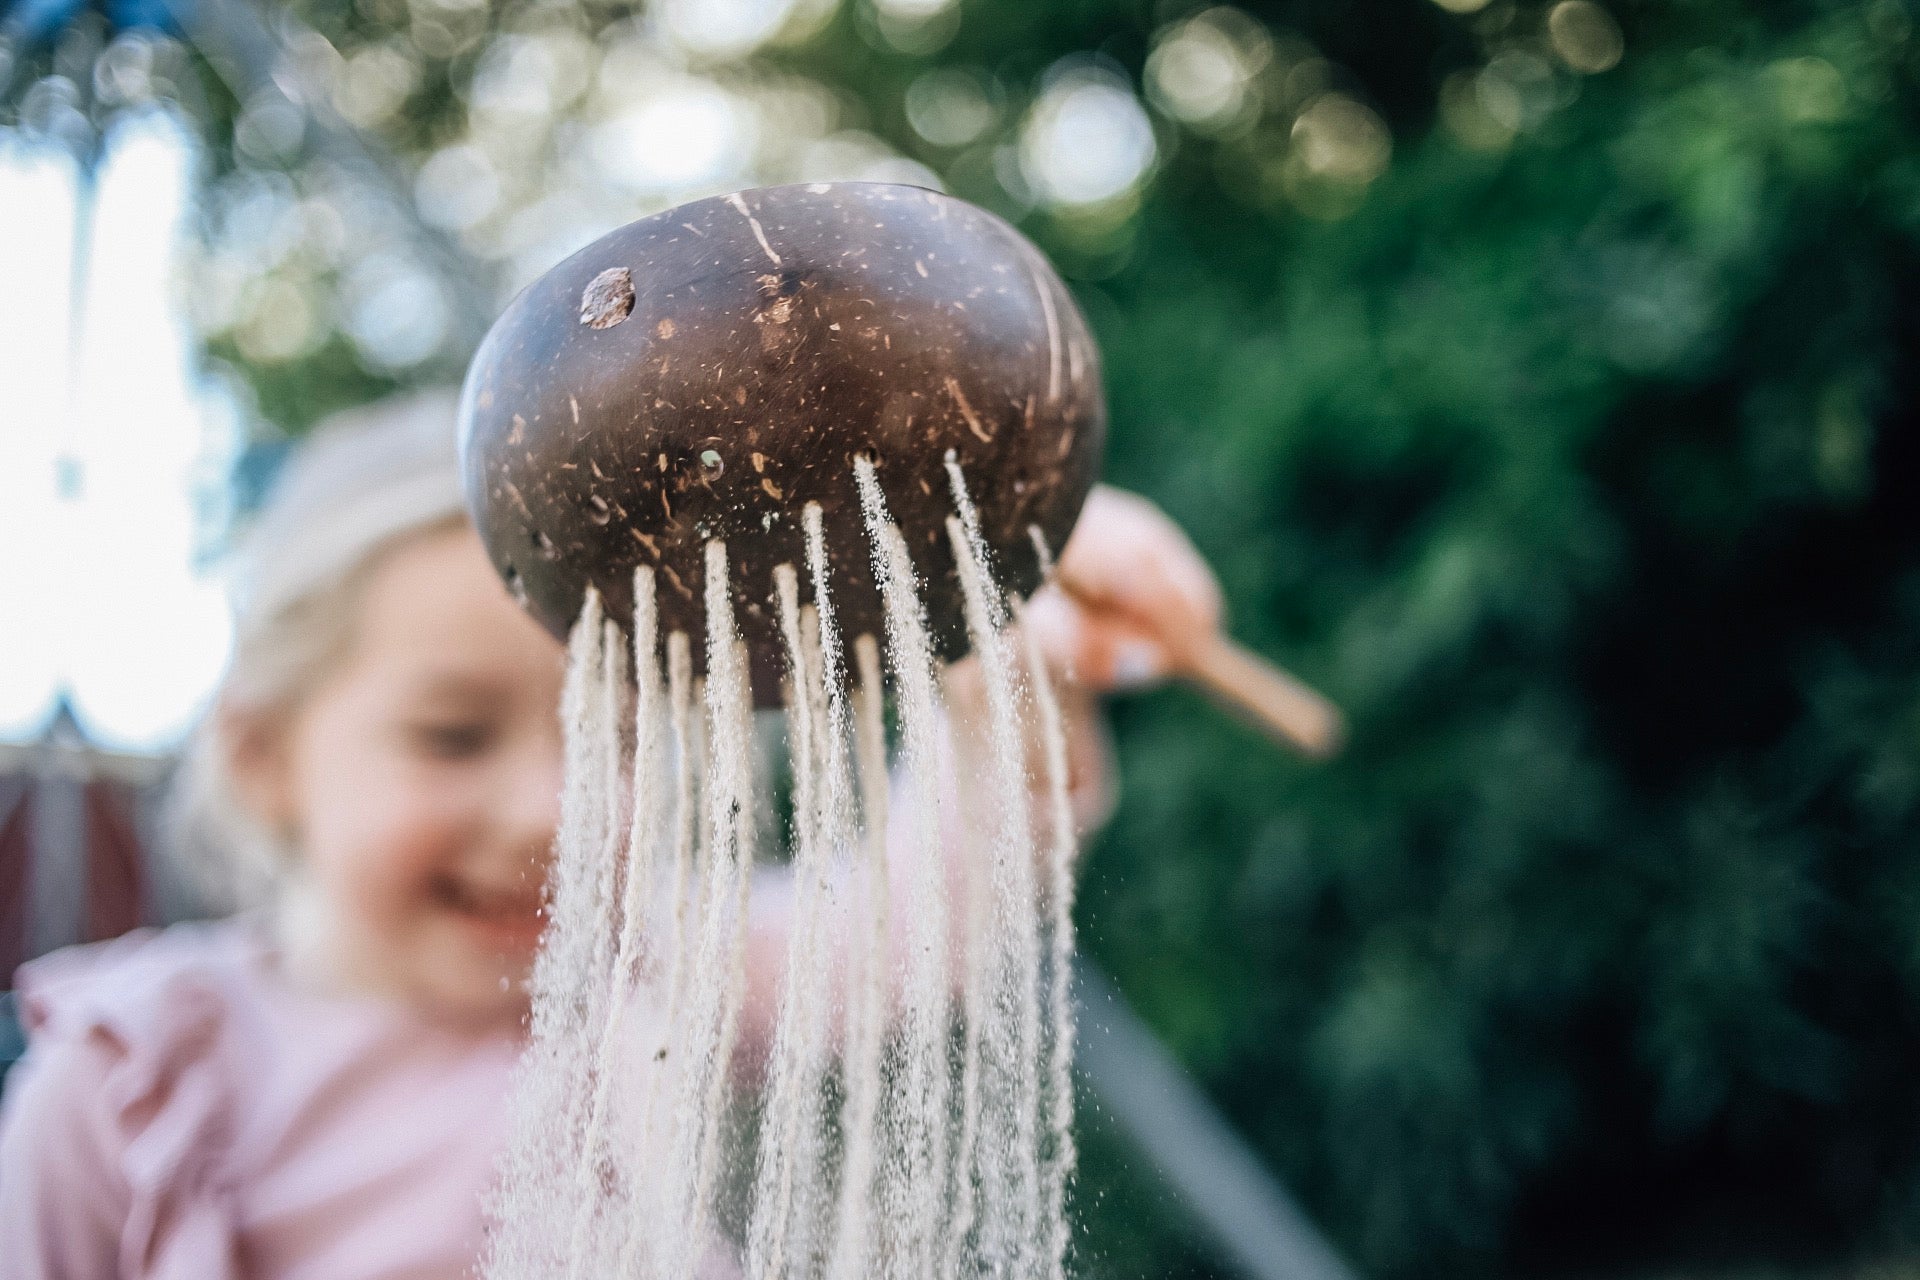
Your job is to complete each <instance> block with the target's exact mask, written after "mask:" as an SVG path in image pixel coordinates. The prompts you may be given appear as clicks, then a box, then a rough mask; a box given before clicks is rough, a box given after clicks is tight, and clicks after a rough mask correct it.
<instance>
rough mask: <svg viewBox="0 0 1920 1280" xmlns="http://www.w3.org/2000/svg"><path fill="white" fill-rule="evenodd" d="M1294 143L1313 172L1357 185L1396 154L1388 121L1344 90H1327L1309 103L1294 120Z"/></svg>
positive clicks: (1380, 170) (1374, 175) (1373, 175)
mask: <svg viewBox="0 0 1920 1280" xmlns="http://www.w3.org/2000/svg"><path fill="white" fill-rule="evenodd" d="M1293 143H1294V146H1296V147H1297V148H1299V151H1300V158H1301V160H1302V161H1303V162H1304V163H1305V164H1306V166H1307V168H1308V169H1310V170H1312V171H1313V172H1314V173H1317V174H1320V175H1322V176H1323V177H1328V178H1333V179H1335V180H1336V181H1340V182H1349V183H1356V184H1365V183H1368V182H1372V181H1373V180H1374V179H1375V178H1377V177H1379V176H1380V175H1381V174H1382V173H1384V172H1385V171H1386V168H1387V161H1388V159H1389V158H1390V157H1391V156H1392V154H1393V138H1392V135H1391V134H1389V133H1388V132H1387V126H1386V123H1385V122H1384V121H1383V120H1381V119H1380V117H1379V116H1377V115H1375V114H1374V113H1373V112H1372V111H1371V110H1370V109H1369V108H1367V107H1366V106H1364V105H1362V104H1361V103H1359V102H1356V101H1354V100H1353V99H1352V98H1349V97H1347V96H1346V95H1345V94H1341V93H1324V94H1321V95H1320V96H1319V97H1318V98H1315V99H1314V100H1313V101H1312V102H1310V103H1308V104H1307V107H1306V110H1304V111H1302V112H1301V113H1300V116H1299V118H1298V119H1296V120H1295V121H1294V122H1293Z"/></svg>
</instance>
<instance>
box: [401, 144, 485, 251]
mask: <svg viewBox="0 0 1920 1280" xmlns="http://www.w3.org/2000/svg"><path fill="white" fill-rule="evenodd" d="M413 201H414V204H415V205H416V206H418V207H419V210H420V216H421V217H422V218H424V219H426V220H427V221H428V222H430V223H432V224H433V225H434V226H436V227H444V228H446V229H447V230H449V231H465V230H466V229H467V228H468V227H471V226H472V225H473V224H474V223H476V222H479V221H480V220H481V219H482V218H485V217H486V216H487V215H488V214H490V213H492V212H493V210H494V206H496V205H497V204H499V203H500V175H499V174H498V173H496V172H495V171H494V167H493V161H492V160H490V159H488V158H487V153H486V152H484V151H482V150H481V149H480V148H478V147H476V146H472V145H469V144H462V145H460V146H454V147H443V148H441V149H440V150H439V151H436V152H434V153H433V154H432V155H431V156H429V157H427V162H426V163H425V164H423V165H421V166H420V172H419V173H418V174H417V175H416V176H415V177H414V180H413Z"/></svg>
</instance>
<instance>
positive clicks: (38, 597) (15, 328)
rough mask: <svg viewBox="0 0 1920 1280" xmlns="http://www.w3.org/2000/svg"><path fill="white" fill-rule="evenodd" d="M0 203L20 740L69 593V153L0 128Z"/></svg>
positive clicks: (10, 607)
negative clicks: (63, 451) (60, 517)
mask: <svg viewBox="0 0 1920 1280" xmlns="http://www.w3.org/2000/svg"><path fill="white" fill-rule="evenodd" d="M0 209H5V210H6V211H7V223H8V233H7V234H6V235H4V236H0V279H3V280H5V281H6V282H7V289H6V292H5V293H4V294H0V387H4V388H5V389H6V390H5V395H4V397H0V739H4V738H14V739H18V738H24V737H31V736H32V735H33V734H34V733H35V732H36V731H37V730H38V729H39V727H40V725H41V724H42V723H43V722H44V721H45V720H46V718H47V716H48V715H49V714H50V713H51V712H52V710H53V705H54V698H55V696H56V694H57V692H58V690H59V687H60V682H61V677H62V675H63V671H62V667H61V661H60V649H61V634H60V624H59V621H58V614H59V609H60V602H61V599H62V597H64V596H65V595H67V594H69V593H71V592H72V591H73V589H74V584H73V583H72V582H71V581H70V580H69V581H63V578H67V577H68V575H67V574H63V573H62V565H63V560H62V557H61V556H60V555H59V554H58V552H57V541H56V533H55V529H56V524H57V519H56V516H57V510H58V504H57V501H56V498H55V480H56V473H57V467H56V463H57V458H58V453H59V440H60V434H61V425H62V423H63V421H64V419H65V416H66V372H65V371H66V367H67V332H66V325H65V324H64V323H62V319H63V318H64V317H65V316H66V314H67V287H68V286H67V262H68V258H69V255H70V254H71V252H72V232H73V174H72V166H71V164H70V163H69V162H68V161H67V158H66V156H65V155H64V154H61V153H58V152H55V151H53V150H51V149H44V148H38V147H27V146H23V145H21V144H20V143H18V142H17V141H15V140H13V135H0Z"/></svg>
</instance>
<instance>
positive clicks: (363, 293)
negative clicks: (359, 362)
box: [343, 254, 453, 371]
mask: <svg viewBox="0 0 1920 1280" xmlns="http://www.w3.org/2000/svg"><path fill="white" fill-rule="evenodd" d="M343 293H344V294H345V295H346V299H347V300H346V317H345V328H346V331H347V337H348V338H349V339H350V340H351V341H352V342H353V347H354V350H355V351H356V352H358V353H359V354H360V357H361V358H362V359H364V360H365V361H366V362H367V363H368V364H370V365H372V366H374V367H375V368H377V369H390V370H396V371H397V370H401V369H410V368H412V367H414V366H415V365H417V364H420V363H421V362H422V361H424V360H426V359H428V358H429V357H431V356H433V355H435V354H437V353H438V352H439V350H440V344H441V343H443V342H445V341H446V337H447V330H448V327H449V325H450V323H451V322H452V319H453V316H452V313H451V312H450V311H449V309H448V306H447V298H446V294H445V292H444V291H443V290H442V289H441V287H440V283H439V281H437V280H435V279H434V278H433V276H432V275H430V274H429V273H427V272H425V271H422V270H421V269H420V268H419V267H417V266H415V265H414V264H413V263H411V262H408V261H406V260H405V259H403V258H397V257H395V256H393V255H391V254H374V255H372V256H371V257H369V258H367V259H366V260H365V261H363V262H361V263H360V264H359V265H358V266H357V267H355V268H354V271H353V274H352V275H351V276H350V277H349V278H348V279H347V281H346V284H345V288H344V289H343Z"/></svg>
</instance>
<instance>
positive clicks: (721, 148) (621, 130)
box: [593, 80, 752, 195]
mask: <svg viewBox="0 0 1920 1280" xmlns="http://www.w3.org/2000/svg"><path fill="white" fill-rule="evenodd" d="M751 145H752V127H751V124H750V122H749V121H748V120H747V119H746V116H745V113H744V112H743V111H742V110H741V108H740V107H739V106H738V105H736V104H735V102H734V100H733V98H732V97H731V96H730V95H729V94H728V93H727V92H726V91H725V90H723V89H721V88H720V87H719V86H717V85H713V84H710V83H707V82H706V81H702V80H695V81H690V82H688V83H687V84H685V85H684V86H681V87H678V88H675V89H673V90H671V91H669V92H666V93H663V94H661V95H659V96H658V97H654V98H651V99H648V100H647V101H644V102H642V103H639V104H638V105H636V106H634V107H632V108H629V109H628V110H626V111H623V112H621V113H620V114H619V115H617V116H615V117H614V118H613V119H611V120H609V121H607V122H606V123H605V124H603V125H601V126H600V127H599V128H598V129H596V130H595V131H594V134H593V157H594V160H595V161H596V162H597V164H598V166H599V170H600V173H601V175H602V176H603V177H604V178H605V179H607V180H608V181H609V182H610V183H611V184H612V185H613V186H615V187H618V188H622V189H624V190H626V191H628V192H631V193H633V194H636V195H660V194H664V193H670V192H676V191H679V190H682V189H684V188H688V187H698V186H705V185H708V184H711V183H715V182H718V181H720V180H721V179H723V178H727V177H730V176H732V175H733V174H735V173H738V172H739V171H740V170H741V169H742V168H743V166H744V165H745V163H746V162H747V160H748V159H749V158H750V155H749V153H750V150H751Z"/></svg>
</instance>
